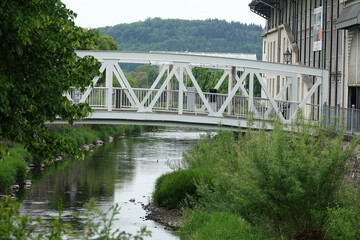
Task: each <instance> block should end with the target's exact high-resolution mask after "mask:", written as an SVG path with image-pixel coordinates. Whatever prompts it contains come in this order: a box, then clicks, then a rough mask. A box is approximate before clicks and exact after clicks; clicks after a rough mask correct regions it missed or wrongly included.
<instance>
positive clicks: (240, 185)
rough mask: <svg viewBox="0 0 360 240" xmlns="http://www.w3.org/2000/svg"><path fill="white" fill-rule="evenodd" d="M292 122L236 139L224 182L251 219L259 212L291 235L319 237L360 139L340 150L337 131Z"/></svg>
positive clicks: (255, 217) (340, 143)
mask: <svg viewBox="0 0 360 240" xmlns="http://www.w3.org/2000/svg"><path fill="white" fill-rule="evenodd" d="M291 127H292V129H291V131H285V130H284V126H283V125H282V124H279V123H275V124H274V129H273V131H271V132H265V131H260V132H256V133H255V132H252V131H249V132H248V133H247V134H246V135H245V136H244V137H242V138H241V139H240V140H239V148H238V151H239V158H238V171H237V173H235V174H229V175H228V176H225V178H224V182H227V183H229V184H230V185H232V186H233V187H232V191H231V194H232V197H233V199H235V201H237V202H238V204H239V206H240V209H241V210H242V212H241V213H242V215H243V216H245V217H246V218H247V219H249V220H250V221H253V222H255V221H257V220H258V218H259V217H260V218H261V219H262V221H264V220H265V221H269V224H274V225H275V226H276V227H277V228H278V229H279V230H280V231H281V232H282V233H283V234H284V235H285V236H288V237H289V236H290V235H292V237H293V239H297V237H298V236H305V238H306V239H316V238H312V237H311V236H314V235H317V236H318V237H319V238H321V237H322V236H323V235H324V232H323V231H322V229H323V225H324V223H325V221H326V219H327V217H328V211H327V209H328V208H329V207H333V206H334V205H335V204H336V198H337V193H338V191H339V189H340V187H341V185H342V179H343V178H344V174H345V172H346V169H347V167H346V163H347V160H348V159H349V157H350V156H351V154H352V152H353V150H354V148H355V147H356V146H357V144H358V141H359V139H358V138H357V139H355V141H353V142H352V144H351V146H350V147H349V148H347V149H344V148H343V144H342V143H343V135H342V134H341V133H339V134H338V135H337V136H336V137H333V136H329V135H327V133H326V132H325V131H323V129H321V128H320V127H317V126H311V125H308V124H306V123H305V122H304V121H299V122H297V123H295V124H294V125H292V126H291ZM305 238H304V239H305Z"/></svg>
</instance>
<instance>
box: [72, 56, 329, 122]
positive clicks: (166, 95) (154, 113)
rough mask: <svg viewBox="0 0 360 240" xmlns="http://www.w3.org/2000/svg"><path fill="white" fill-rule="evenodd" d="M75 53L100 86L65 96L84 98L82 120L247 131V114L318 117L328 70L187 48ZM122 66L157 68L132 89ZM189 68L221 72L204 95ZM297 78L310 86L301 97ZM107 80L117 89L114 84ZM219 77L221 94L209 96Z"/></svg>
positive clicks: (258, 117)
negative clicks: (147, 82)
mask: <svg viewBox="0 0 360 240" xmlns="http://www.w3.org/2000/svg"><path fill="white" fill-rule="evenodd" d="M76 53H77V55H78V56H80V57H84V56H87V55H91V56H94V57H95V58H96V59H98V61H99V62H100V63H101V67H100V72H102V73H103V75H104V77H103V78H104V79H103V81H102V82H103V83H102V84H99V79H100V78H99V77H95V78H94V79H93V87H90V86H89V87H88V88H87V89H86V91H85V92H80V91H77V90H75V89H74V90H73V92H70V93H67V97H68V99H69V100H71V101H73V102H74V103H75V104H76V103H79V102H81V103H83V102H85V103H88V104H89V105H90V106H91V108H92V109H93V110H94V112H93V113H92V114H91V115H90V116H89V117H88V118H86V119H85V120H84V121H83V122H82V123H89V124H141V125H161V126H189V127H199V128H211V129H217V128H233V129H234V128H239V127H240V128H247V126H248V118H249V117H252V118H253V119H254V122H255V126H260V124H261V125H262V126H263V124H264V123H265V126H267V124H266V123H267V122H269V120H271V119H273V118H274V117H278V118H279V119H280V120H281V121H283V122H284V123H289V122H291V121H292V120H293V119H294V118H295V117H296V112H297V110H298V109H302V112H303V114H305V115H306V117H309V118H311V119H312V120H318V119H319V116H320V115H321V113H322V112H323V109H322V106H323V104H324V103H326V102H327V96H328V83H327V80H328V77H329V73H328V71H326V70H322V69H315V68H309V67H304V66H295V65H286V64H279V63H271V62H261V61H253V60H245V59H239V58H232V57H218V56H209V55H204V54H191V53H166V52H163V53H161V52H150V53H134V52H118V51H77V52H76ZM122 63H136V64H150V65H153V66H158V67H159V68H158V69H159V75H158V76H157V78H156V80H155V81H154V82H153V84H152V86H151V87H150V88H134V87H132V86H131V84H130V83H129V81H128V79H127V78H126V76H125V74H124V72H123V70H122V68H121V64H122ZM194 67H201V68H210V69H216V70H224V73H223V75H222V76H221V78H219V79H218V81H217V83H216V85H215V86H212V89H213V90H212V91H211V92H204V91H203V89H201V88H200V86H199V84H198V82H197V80H196V78H195V77H194V75H193V73H192V69H193V68H194ZM267 76H272V77H273V76H275V77H277V78H281V79H284V80H283V86H280V87H279V91H278V92H277V93H274V92H273V93H272V94H271V92H270V90H269V88H268V86H267V84H266V83H267V82H266V77H267ZM305 78H306V79H308V81H309V82H310V85H308V86H309V87H308V89H307V92H306V94H299V90H298V89H299V87H298V86H299V81H300V79H305ZM309 79H310V80H309ZM255 81H258V83H260V85H261V91H262V97H255V96H254V83H255ZM114 82H117V83H118V84H117V85H118V86H120V87H114ZM225 82H227V84H228V88H227V93H217V92H216V90H217V89H219V88H220V86H221V85H222V84H224V83H225ZM245 82H247V83H248V84H247V85H246V84H245ZM300 96H301V97H300ZM315 102H316V104H315ZM268 127H269V128H270V127H271V126H270V125H269V126H268Z"/></svg>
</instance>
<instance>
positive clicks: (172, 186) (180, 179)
mask: <svg viewBox="0 0 360 240" xmlns="http://www.w3.org/2000/svg"><path fill="white" fill-rule="evenodd" d="M211 179H212V172H211V171H208V170H207V169H189V170H180V171H175V172H171V173H168V174H164V175H162V176H160V177H159V178H158V179H157V181H156V184H155V191H154V193H153V202H154V204H155V205H157V206H159V207H164V208H166V209H174V208H179V207H180V206H181V204H182V203H183V201H184V200H185V198H186V196H187V195H189V196H195V197H196V188H197V187H196V183H199V182H202V183H207V184H210V183H211Z"/></svg>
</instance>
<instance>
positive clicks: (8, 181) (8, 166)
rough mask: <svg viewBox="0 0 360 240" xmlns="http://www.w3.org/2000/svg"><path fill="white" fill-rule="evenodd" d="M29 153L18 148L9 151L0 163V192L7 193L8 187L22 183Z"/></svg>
mask: <svg viewBox="0 0 360 240" xmlns="http://www.w3.org/2000/svg"><path fill="white" fill-rule="evenodd" d="M25 159H29V153H28V152H27V151H26V150H25V149H23V148H22V147H20V146H17V147H15V148H12V149H10V150H9V153H8V155H6V156H4V157H3V158H2V159H1V163H0V192H2V193H7V192H8V191H9V190H10V189H9V188H10V186H11V185H13V184H15V183H23V182H24V180H25V176H26V162H25Z"/></svg>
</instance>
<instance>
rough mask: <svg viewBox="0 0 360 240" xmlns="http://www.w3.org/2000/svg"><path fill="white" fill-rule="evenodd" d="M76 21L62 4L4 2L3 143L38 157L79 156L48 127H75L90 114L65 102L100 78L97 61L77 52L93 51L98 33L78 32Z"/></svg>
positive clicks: (53, 0) (0, 23)
mask: <svg viewBox="0 0 360 240" xmlns="http://www.w3.org/2000/svg"><path fill="white" fill-rule="evenodd" d="M75 17H76V14H75V13H74V12H72V11H71V10H69V9H67V8H66V6H65V5H64V4H63V3H62V2H61V1H59V0H12V1H4V0H2V1H0V52H1V54H0V89H1V94H0V137H1V138H2V139H7V140H11V141H14V142H19V143H23V144H24V145H25V147H26V148H27V149H28V150H29V151H30V152H31V153H33V155H34V156H35V157H41V158H44V157H50V156H51V155H54V154H58V153H59V152H67V153H75V152H74V147H72V146H71V145H70V144H66V143H65V142H64V141H63V140H62V139H60V138H59V137H58V136H57V135H56V134H55V133H53V132H52V131H51V130H49V129H48V128H47V127H46V126H45V122H52V121H54V120H55V119H56V118H57V117H61V118H62V119H63V120H65V121H68V122H69V123H72V122H73V120H74V119H81V118H83V117H85V116H87V114H88V113H89V111H90V110H91V109H90V107H89V106H88V105H86V104H78V105H73V104H72V103H71V101H69V100H68V99H67V98H66V97H65V96H64V93H66V92H68V91H70V90H71V87H75V88H77V89H82V90H84V89H85V87H86V86H88V85H90V83H91V79H92V78H93V77H94V76H96V75H98V74H99V72H98V66H97V61H96V60H95V59H94V58H92V57H85V58H79V57H77V55H76V53H75V52H74V51H75V49H89V48H93V47H94V42H95V40H96V39H97V37H98V33H97V31H93V30H85V29H82V28H80V27H77V26H75V24H74V18H75ZM0 147H1V148H2V149H3V150H4V146H3V145H0Z"/></svg>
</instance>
